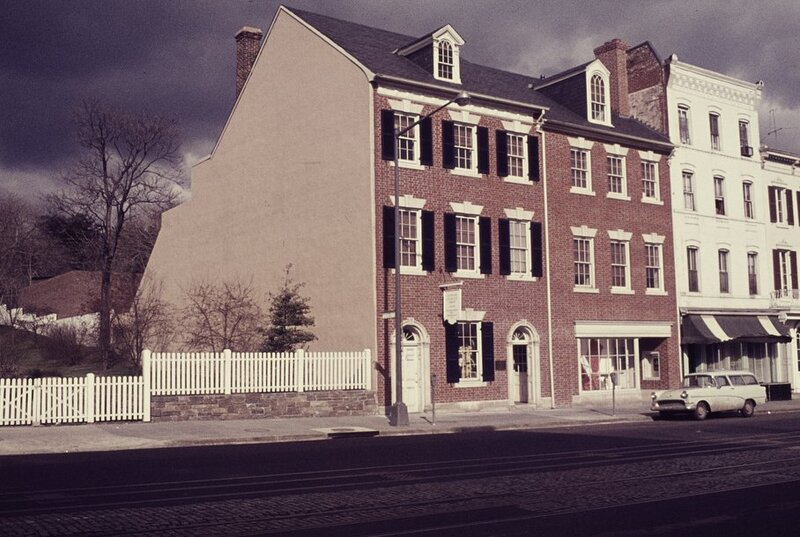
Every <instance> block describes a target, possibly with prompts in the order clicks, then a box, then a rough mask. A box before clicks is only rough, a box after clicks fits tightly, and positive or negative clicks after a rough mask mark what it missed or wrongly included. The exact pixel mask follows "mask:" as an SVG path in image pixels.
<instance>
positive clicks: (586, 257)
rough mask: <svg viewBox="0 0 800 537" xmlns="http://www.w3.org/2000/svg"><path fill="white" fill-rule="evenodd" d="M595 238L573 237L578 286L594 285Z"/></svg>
mask: <svg viewBox="0 0 800 537" xmlns="http://www.w3.org/2000/svg"><path fill="white" fill-rule="evenodd" d="M593 242H594V241H593V239H590V238H584V237H575V238H573V239H572V250H573V254H574V259H575V285H576V286H577V287H594V282H593V277H592V274H593V273H594V270H593V266H592V263H593V261H592V257H593V253H592V249H593V248H592V246H593V245H592V243H593Z"/></svg>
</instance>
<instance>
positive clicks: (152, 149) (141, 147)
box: [50, 101, 183, 368]
mask: <svg viewBox="0 0 800 537" xmlns="http://www.w3.org/2000/svg"><path fill="white" fill-rule="evenodd" d="M75 121H76V125H77V134H78V142H79V143H80V145H81V147H82V148H83V151H84V153H83V156H82V158H81V159H80V160H79V161H78V162H77V163H76V165H75V166H74V167H73V168H72V169H71V171H70V172H69V173H68V174H67V175H65V176H64V182H65V183H66V188H65V190H64V191H62V192H61V193H59V194H58V195H54V196H51V197H50V200H51V202H52V203H53V204H54V206H55V207H56V208H57V210H58V211H60V212H62V213H64V214H66V215H73V216H74V215H77V214H81V215H84V216H86V217H88V218H89V219H91V220H92V221H93V222H94V224H95V225H96V227H97V229H98V231H99V248H98V256H99V265H100V272H101V278H100V282H101V283H100V301H99V305H100V311H99V314H100V315H99V317H100V319H99V332H98V346H99V353H100V357H101V360H102V362H103V366H104V367H105V368H108V366H109V365H110V349H111V298H110V290H111V271H112V269H113V267H114V262H115V259H116V257H117V252H118V247H119V243H120V237H121V236H122V234H123V231H124V230H125V229H126V226H127V223H128V222H129V221H130V219H131V218H133V217H134V216H135V215H136V214H137V213H139V212H141V211H143V210H146V209H149V208H153V207H158V208H166V207H169V206H172V205H174V203H175V200H176V198H177V197H178V195H179V193H180V190H179V188H178V186H179V185H180V184H181V182H182V180H183V177H182V173H181V170H180V168H179V164H180V161H181V157H180V154H179V141H178V129H177V125H176V122H175V121H174V120H173V119H169V118H166V117H163V116H153V115H148V114H146V113H141V114H131V113H127V112H123V111H120V110H116V109H113V108H110V107H108V106H106V105H103V104H100V103H99V102H97V101H86V102H84V103H83V105H82V106H81V107H80V108H79V109H78V110H77V111H76V113H75Z"/></svg>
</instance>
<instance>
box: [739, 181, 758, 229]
mask: <svg viewBox="0 0 800 537" xmlns="http://www.w3.org/2000/svg"><path fill="white" fill-rule="evenodd" d="M742 200H744V217H745V218H747V219H748V220H752V219H754V218H755V217H756V215H755V211H753V183H751V182H750V181H745V182H743V183H742Z"/></svg>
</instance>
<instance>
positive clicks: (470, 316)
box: [453, 308, 489, 388]
mask: <svg viewBox="0 0 800 537" xmlns="http://www.w3.org/2000/svg"><path fill="white" fill-rule="evenodd" d="M485 316H486V312H485V311H479V310H474V309H472V308H465V309H463V310H461V312H460V313H459V315H458V319H457V320H456V322H462V323H476V324H477V325H478V330H477V338H478V341H477V343H478V361H477V364H476V365H477V367H476V369H477V378H474V379H462V378H459V379H458V382H456V383H455V384H454V385H453V386H455V387H456V388H479V387H482V386H488V385H489V384H488V382H486V381H485V380H483V326H482V324H481V323H482V322H483V319H484V317H485Z"/></svg>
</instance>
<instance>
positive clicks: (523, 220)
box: [506, 210, 537, 282]
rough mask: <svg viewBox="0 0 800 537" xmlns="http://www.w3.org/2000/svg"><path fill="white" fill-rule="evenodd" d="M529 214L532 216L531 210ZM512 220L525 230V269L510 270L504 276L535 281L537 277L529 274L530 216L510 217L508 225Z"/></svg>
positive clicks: (508, 278) (511, 278)
mask: <svg viewBox="0 0 800 537" xmlns="http://www.w3.org/2000/svg"><path fill="white" fill-rule="evenodd" d="M508 212H509V211H508V210H506V214H508ZM530 214H531V217H533V212H531V213H530ZM513 222H516V223H518V224H522V225H523V228H524V230H525V270H523V271H522V272H513V270H512V272H511V274H509V275H507V276H506V279H507V280H513V281H530V282H532V281H536V280H537V278H534V277H533V276H532V275H531V268H532V267H531V224H530V218H527V219H526V218H511V222H509V226H511V224H512V223H513ZM509 229H510V228H509ZM509 243H510V241H509ZM509 248H510V244H509ZM509 255H510V253H509Z"/></svg>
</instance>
